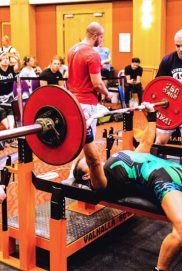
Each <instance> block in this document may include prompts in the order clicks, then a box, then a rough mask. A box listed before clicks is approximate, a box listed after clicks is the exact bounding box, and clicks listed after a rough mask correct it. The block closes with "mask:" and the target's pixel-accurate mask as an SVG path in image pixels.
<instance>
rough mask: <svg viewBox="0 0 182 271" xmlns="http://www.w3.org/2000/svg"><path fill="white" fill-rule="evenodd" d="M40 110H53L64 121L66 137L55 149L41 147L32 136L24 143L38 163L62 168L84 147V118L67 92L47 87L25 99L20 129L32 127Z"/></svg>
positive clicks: (39, 142) (36, 137) (55, 87)
mask: <svg viewBox="0 0 182 271" xmlns="http://www.w3.org/2000/svg"><path fill="white" fill-rule="evenodd" d="M44 106H51V107H54V108H56V109H57V110H58V111H59V112H60V113H61V114H62V115H63V116H64V118H65V121H66V126H67V128H66V136H65V139H64V141H63V142H62V143H61V144H60V145H59V146H57V147H50V146H47V145H45V144H44V143H42V142H41V141H40V140H39V138H38V136H37V135H36V134H34V135H28V136H27V137H26V139H27V142H28V144H29V146H30V148H31V149H32V151H33V152H34V153H35V155H36V156H37V157H39V158H40V159H41V160H42V161H44V162H46V163H48V164H52V165H63V164H66V163H68V162H70V161H72V160H73V159H74V158H76V157H77V155H78V154H79V153H80V151H81V150H82V148H83V146H84V143H85V136H86V125H85V118H84V115H83V112H82V110H81V107H80V105H79V103H78V102H77V100H76V98H75V97H74V96H73V95H72V94H71V92H69V91H66V90H63V89H62V88H61V87H59V86H55V85H48V86H43V87H40V88H38V89H36V90H35V91H34V92H33V93H32V94H31V96H30V97H29V99H28V102H27V104H26V106H25V109H24V114H23V120H24V121H23V122H24V125H30V124H34V123H35V118H36V114H37V112H38V111H39V110H40V109H41V108H43V107H44Z"/></svg>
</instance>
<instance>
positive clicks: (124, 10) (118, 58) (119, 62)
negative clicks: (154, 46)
mask: <svg viewBox="0 0 182 271" xmlns="http://www.w3.org/2000/svg"><path fill="white" fill-rule="evenodd" d="M132 12H133V8H132V1H121V2H119V1H118V2H113V11H112V18H113V22H112V23H113V31H112V33H113V39H112V48H113V49H112V50H113V51H112V59H113V60H112V64H113V67H114V68H115V69H116V70H117V71H119V70H120V69H123V68H124V67H125V66H126V65H128V64H129V63H130V62H131V58H132V52H130V53H123V52H119V33H131V48H132V20H133V15H132Z"/></svg>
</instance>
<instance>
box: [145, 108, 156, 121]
mask: <svg viewBox="0 0 182 271" xmlns="http://www.w3.org/2000/svg"><path fill="white" fill-rule="evenodd" d="M156 119H157V111H153V112H148V114H147V120H148V122H155V121H156Z"/></svg>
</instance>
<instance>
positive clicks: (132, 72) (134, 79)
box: [125, 58, 143, 107]
mask: <svg viewBox="0 0 182 271" xmlns="http://www.w3.org/2000/svg"><path fill="white" fill-rule="evenodd" d="M139 64H140V59H139V58H132V60H131V64H130V65H128V66H126V67H125V77H126V81H125V103H126V106H127V107H129V101H130V97H131V93H137V95H138V102H139V104H141V102H142V93H143V90H142V84H141V77H142V73H143V68H142V67H140V66H139Z"/></svg>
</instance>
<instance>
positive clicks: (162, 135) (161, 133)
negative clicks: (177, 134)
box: [155, 129, 174, 145]
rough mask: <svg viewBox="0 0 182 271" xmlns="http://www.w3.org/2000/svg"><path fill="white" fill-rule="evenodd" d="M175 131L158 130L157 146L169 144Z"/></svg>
mask: <svg viewBox="0 0 182 271" xmlns="http://www.w3.org/2000/svg"><path fill="white" fill-rule="evenodd" d="M173 131H174V130H161V129H156V139H155V144H159V145H164V144H167V142H168V141H169V139H170V136H171V135H172V133H173Z"/></svg>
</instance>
